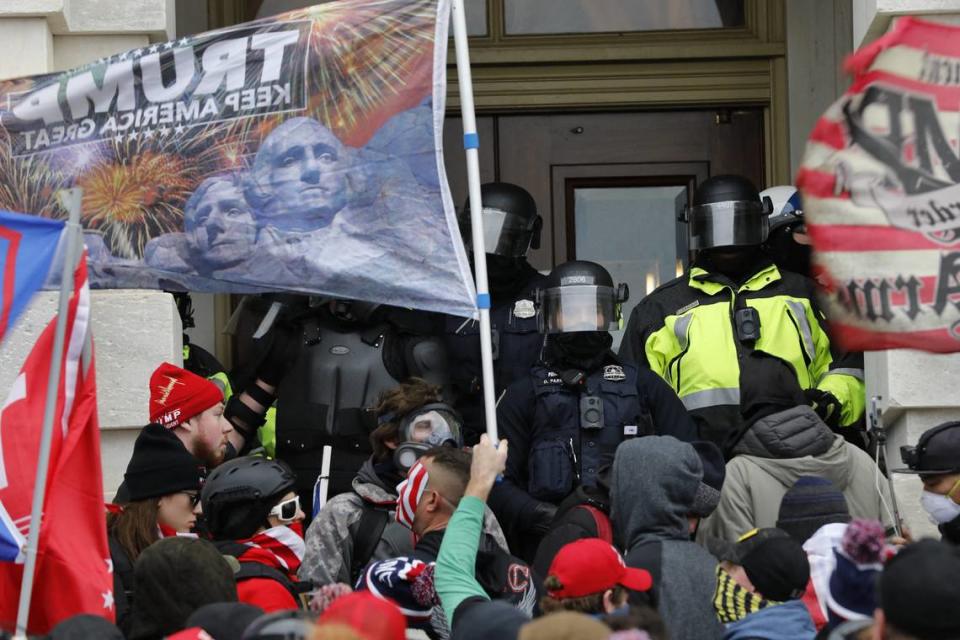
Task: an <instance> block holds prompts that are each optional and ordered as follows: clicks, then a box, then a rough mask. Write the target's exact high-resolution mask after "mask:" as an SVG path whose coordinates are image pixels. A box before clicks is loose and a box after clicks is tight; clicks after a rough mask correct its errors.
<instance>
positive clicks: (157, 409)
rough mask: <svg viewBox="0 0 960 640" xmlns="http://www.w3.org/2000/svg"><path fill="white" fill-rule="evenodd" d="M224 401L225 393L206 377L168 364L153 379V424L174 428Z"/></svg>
mask: <svg viewBox="0 0 960 640" xmlns="http://www.w3.org/2000/svg"><path fill="white" fill-rule="evenodd" d="M221 402H223V391H221V390H220V387H218V386H217V385H215V384H214V383H212V382H210V381H209V380H207V379H206V378H201V377H200V376H198V375H197V374H195V373H191V372H190V371H187V370H186V369H182V368H180V367H178V366H176V365H172V364H170V363H169V362H164V363H163V364H161V365H160V366H159V367H157V370H156V371H154V372H153V375H151V376H150V422H156V423H158V424H160V425H162V426H164V427H166V428H167V429H173V428H174V427H176V426H179V425H180V424H181V423H183V422H186V421H187V420H189V419H190V418H192V417H193V416H195V415H197V414H199V413H203V412H204V411H206V410H207V409H209V408H210V407H213V406H215V405H218V404H220V403H221Z"/></svg>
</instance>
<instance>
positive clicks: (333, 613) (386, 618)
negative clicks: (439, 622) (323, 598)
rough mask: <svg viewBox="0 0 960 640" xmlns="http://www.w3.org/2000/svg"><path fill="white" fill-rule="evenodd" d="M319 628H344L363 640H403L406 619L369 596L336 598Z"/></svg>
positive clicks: (395, 609)
mask: <svg viewBox="0 0 960 640" xmlns="http://www.w3.org/2000/svg"><path fill="white" fill-rule="evenodd" d="M317 623H318V625H319V626H320V628H323V627H324V626H326V625H327V624H331V623H333V624H337V623H339V624H343V625H345V626H348V627H350V628H351V629H353V630H354V631H356V632H357V635H359V636H360V637H361V638H363V640H404V636H405V633H406V629H407V622H406V618H404V615H403V613H402V612H401V611H400V609H399V608H398V607H397V605H395V604H393V603H391V602H389V601H387V600H384V599H383V598H378V597H377V596H375V595H373V594H372V593H369V592H358V593H352V594H349V595H345V596H343V597H341V598H337V599H336V600H335V601H334V602H333V604H331V605H330V606H329V607H328V608H327V610H326V611H324V612H323V614H322V615H321V616H320V618H319V619H318V620H317Z"/></svg>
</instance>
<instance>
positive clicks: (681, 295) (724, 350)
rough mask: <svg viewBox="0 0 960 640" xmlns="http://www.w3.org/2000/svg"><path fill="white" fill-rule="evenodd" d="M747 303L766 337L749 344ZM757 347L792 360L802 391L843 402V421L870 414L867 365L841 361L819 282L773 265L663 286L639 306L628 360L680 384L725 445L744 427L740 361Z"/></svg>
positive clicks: (698, 273) (710, 432)
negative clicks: (740, 314) (740, 319)
mask: <svg viewBox="0 0 960 640" xmlns="http://www.w3.org/2000/svg"><path fill="white" fill-rule="evenodd" d="M744 307H752V308H754V309H756V310H757V313H758V315H759V317H760V337H759V339H758V340H756V342H755V343H753V344H749V345H744V344H743V343H741V341H739V340H738V339H737V334H736V329H735V324H734V323H735V321H734V312H735V311H736V310H737V309H741V308H744ZM750 349H756V350H759V351H764V352H766V353H769V354H771V355H774V356H777V357H778V358H781V359H783V360H785V361H786V362H788V363H789V364H790V365H791V366H792V367H793V370H794V371H795V372H796V374H797V379H798V382H799V383H800V387H801V388H803V389H810V388H814V387H816V388H818V389H821V390H823V391H828V392H830V393H832V394H833V395H834V396H835V397H836V398H837V399H838V400H839V401H840V403H841V404H842V407H843V409H842V413H841V419H840V424H841V426H847V425H851V424H853V423H855V422H856V421H857V420H858V419H859V418H860V416H862V415H863V411H864V407H865V404H866V399H865V396H864V393H865V391H864V385H863V370H862V369H856V368H851V367H843V366H839V364H838V362H835V361H834V358H833V355H832V354H831V350H830V338H829V337H828V335H827V332H826V330H825V329H824V318H823V314H822V313H821V312H820V310H819V308H818V307H817V304H816V301H815V298H814V284H813V282H812V281H811V280H810V279H809V278H806V277H804V276H801V275H798V274H795V273H790V272H782V273H781V272H780V271H779V270H778V269H777V267H776V266H775V265H773V264H772V263H770V262H765V263H763V264H762V265H761V266H760V267H759V268H758V270H757V271H756V272H755V273H754V274H753V275H752V276H751V277H749V278H748V279H746V281H745V282H744V283H743V284H741V285H739V286H738V285H736V284H734V283H732V282H731V281H730V280H729V279H727V278H726V277H724V276H722V275H719V274H713V273H710V272H708V271H706V270H705V269H702V268H700V267H693V268H692V269H691V270H690V272H689V273H688V274H685V275H684V276H682V277H680V278H677V279H676V280H673V281H671V282H668V283H667V284H665V285H663V286H661V287H660V288H659V289H657V290H656V291H654V292H653V293H651V294H650V295H649V296H647V297H646V298H644V299H643V300H642V301H641V302H640V303H639V304H638V305H637V306H636V307H635V308H634V309H633V312H632V313H631V315H630V321H629V323H628V324H627V330H626V332H625V333H624V337H623V343H622V344H621V346H620V357H621V358H623V359H624V360H626V361H627V362H633V363H636V364H638V365H639V366H648V367H650V369H652V370H653V371H654V372H656V373H658V374H659V375H660V376H661V377H662V378H663V379H664V380H666V381H667V382H668V383H669V384H670V385H672V386H673V389H674V391H676V392H677V395H678V396H680V399H681V400H682V401H683V404H684V406H686V408H687V411H689V412H690V413H691V415H692V416H693V417H694V419H695V420H696V421H697V423H698V424H699V426H700V430H701V437H704V438H706V439H709V440H713V441H714V442H716V443H717V444H719V445H721V447H723V445H724V444H725V443H726V441H727V439H728V438H729V437H730V435H731V434H732V433H740V432H741V431H742V426H743V420H742V418H741V415H740V364H739V363H740V359H741V358H742V357H743V356H744V355H745V354H746V353H748V352H749V350H750Z"/></svg>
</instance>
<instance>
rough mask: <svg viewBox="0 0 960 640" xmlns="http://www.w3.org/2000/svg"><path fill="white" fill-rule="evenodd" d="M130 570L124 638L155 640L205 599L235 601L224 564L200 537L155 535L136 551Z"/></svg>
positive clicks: (234, 589) (177, 626) (182, 621)
mask: <svg viewBox="0 0 960 640" xmlns="http://www.w3.org/2000/svg"><path fill="white" fill-rule="evenodd" d="M133 575H134V590H135V592H136V594H137V597H136V600H134V603H133V614H132V622H131V631H130V633H129V634H128V635H127V638H128V639H129V640H157V639H159V638H161V637H163V636H165V635H169V634H171V633H173V632H175V631H178V630H180V629H183V628H184V627H185V626H186V621H187V618H189V617H190V615H191V614H192V613H193V612H194V611H196V610H197V609H199V608H200V607H202V606H203V605H205V604H211V603H214V602H236V601H237V584H236V581H235V580H234V577H233V571H232V570H231V569H230V565H229V564H227V561H226V560H225V559H224V558H223V556H222V555H220V553H219V552H218V551H217V549H216V547H214V546H213V545H212V544H210V543H209V542H206V541H205V540H198V539H195V538H184V537H176V538H165V539H163V540H160V541H159V542H157V543H155V544H153V545H151V546H149V547H148V548H147V549H146V550H144V552H143V553H141V554H140V557H139V558H137V562H136V563H135V564H134V567H133Z"/></svg>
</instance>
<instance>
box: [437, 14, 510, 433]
mask: <svg viewBox="0 0 960 640" xmlns="http://www.w3.org/2000/svg"><path fill="white" fill-rule="evenodd" d="M463 3H464V0H452V5H451V6H452V8H453V41H454V45H455V47H456V52H457V80H458V82H459V84H460V113H461V115H462V116H463V148H464V150H466V152H467V185H468V186H469V194H470V233H471V235H472V236H473V264H474V269H475V270H476V275H477V307H478V308H479V309H480V362H481V365H482V367H483V409H484V416H485V418H486V421H487V435H488V436H489V437H490V440H491V441H492V442H493V443H497V442H498V438H497V403H496V398H495V393H494V391H495V389H494V383H493V343H492V341H491V337H490V290H489V287H488V285H487V251H486V247H484V242H483V222H482V220H481V219H480V216H481V215H482V210H483V203H482V202H481V201H480V155H479V148H480V138H479V136H478V135H477V117H476V114H475V113H474V108H473V79H472V77H471V75H470V50H469V47H468V46H467V13H466V10H465V9H464V6H463ZM442 45H443V43H437V45H436V46H442Z"/></svg>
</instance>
